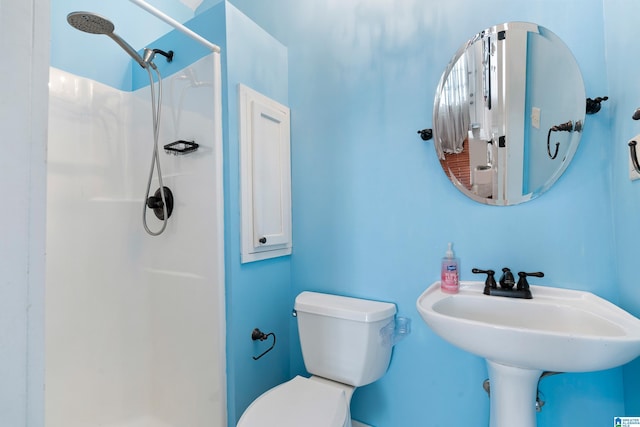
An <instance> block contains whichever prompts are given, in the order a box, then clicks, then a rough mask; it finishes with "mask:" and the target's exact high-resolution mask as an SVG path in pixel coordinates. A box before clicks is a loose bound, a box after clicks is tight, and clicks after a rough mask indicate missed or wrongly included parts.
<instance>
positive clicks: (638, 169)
mask: <svg viewBox="0 0 640 427" xmlns="http://www.w3.org/2000/svg"><path fill="white" fill-rule="evenodd" d="M636 145H638V143H637V142H636V141H630V142H629V151H630V153H629V155H630V156H631V163H633V168H634V169H635V170H636V172H637V173H640V164H639V163H638V153H637V151H636Z"/></svg>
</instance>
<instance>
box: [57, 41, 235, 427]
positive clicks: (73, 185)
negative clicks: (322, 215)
mask: <svg viewBox="0 0 640 427" xmlns="http://www.w3.org/2000/svg"><path fill="white" fill-rule="evenodd" d="M219 61H220V58H219V54H217V53H211V54H209V55H208V56H205V57H203V58H202V59H200V60H198V61H196V62H195V63H193V64H191V65H189V66H188V67H186V68H184V69H182V70H181V71H179V72H177V73H174V74H173V75H170V76H167V77H166V78H165V79H164V81H163V89H164V90H163V107H162V116H161V119H160V121H161V130H160V140H159V147H160V150H161V154H160V160H161V162H162V172H163V176H164V185H165V186H167V187H169V188H170V189H171V190H172V192H173V194H174V198H175V206H174V211H173V215H172V216H171V218H170V219H169V222H168V226H167V229H166V231H165V232H164V233H163V234H161V235H160V236H158V237H152V236H149V235H148V234H147V233H146V232H145V231H144V229H143V226H142V215H143V210H144V208H143V201H144V199H145V189H146V182H147V176H148V173H149V166H150V164H151V156H152V149H153V131H152V115H151V100H150V90H149V87H145V88H141V89H138V90H136V91H133V92H126V91H121V90H117V89H114V88H111V87H109V86H105V85H103V84H100V83H98V82H95V81H92V80H89V79H86V78H83V77H80V76H77V75H73V74H70V73H67V72H64V71H61V70H58V69H55V68H51V70H50V89H49V91H50V100H49V102H50V105H49V145H48V179H47V181H48V188H47V199H48V200H47V244H46V249H47V270H46V301H45V302H46V319H45V320H46V343H45V344H46V374H45V376H46V378H45V380H46V391H45V402H46V403H45V405H46V412H45V414H46V415H45V425H46V427H98V426H100V427H187V426H188V427H221V426H224V425H226V419H227V416H226V386H225V384H226V379H225V310H224V307H225V299H224V252H223V206H222V203H223V185H222V179H223V178H222V176H223V175H222V131H221V121H222V119H221V91H220V85H221V83H220V78H221V76H220V62H219ZM134 72H135V71H134ZM177 140H186V141H194V142H196V143H197V144H199V148H198V150H197V151H195V152H193V153H189V154H185V155H179V156H176V155H169V154H166V153H165V152H164V150H162V146H163V145H165V144H167V143H170V142H173V141H177ZM158 187H159V185H158V182H157V180H154V182H153V184H152V187H151V192H152V193H153V192H154V191H155V190H156V189H157V188H158ZM147 210H148V209H147ZM147 218H148V222H149V225H150V228H151V229H153V230H157V229H159V228H160V227H161V221H160V220H157V219H156V217H155V216H154V215H153V212H152V211H150V210H148V213H147Z"/></svg>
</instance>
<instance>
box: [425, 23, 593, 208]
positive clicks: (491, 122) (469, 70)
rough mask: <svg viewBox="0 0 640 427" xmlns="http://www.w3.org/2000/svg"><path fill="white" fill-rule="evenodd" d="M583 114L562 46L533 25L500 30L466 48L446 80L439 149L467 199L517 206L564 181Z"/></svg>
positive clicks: (570, 60) (439, 97)
mask: <svg viewBox="0 0 640 427" xmlns="http://www.w3.org/2000/svg"><path fill="white" fill-rule="evenodd" d="M584 115H585V92H584V84H583V81H582V75H581V73H580V69H579V68H578V64H577V63H576V61H575V59H574V57H573V55H572V54H571V51H570V50H569V49H568V47H567V46H566V45H565V44H564V43H563V42H562V40H560V39H559V38H558V36H556V35H555V34H553V33H552V32H551V31H549V30H547V29H546V28H544V27H541V26H539V25H536V24H531V23H525V22H511V23H506V24H501V25H497V26H494V27H491V28H488V29H486V30H484V31H481V32H480V33H478V34H476V35H475V36H474V37H473V38H472V39H471V40H469V41H468V42H467V43H465V44H464V45H463V46H462V47H461V48H460V49H459V50H458V52H457V53H456V54H455V55H454V57H453V59H452V60H451V62H450V63H449V65H448V66H447V69H446V70H445V72H444V73H443V75H442V78H441V80H440V83H439V85H438V89H437V92H436V98H435V103H434V110H433V127H434V129H433V132H434V143H435V148H436V152H437V153H438V157H439V159H440V163H441V165H442V168H443V170H444V171H445V173H446V174H447V176H448V177H449V179H450V180H451V182H453V184H454V185H455V186H456V187H457V188H458V189H459V190H460V191H462V192H463V193H464V194H465V195H467V196H469V197H471V198H472V199H474V200H476V201H478V202H482V203H486V204H491V205H514V204H518V203H522V202H525V201H527V200H531V199H533V198H535V197H537V196H539V195H541V194H542V193H543V192H544V191H546V190H547V189H548V188H550V187H551V185H552V184H553V183H554V182H555V181H556V180H557V179H558V178H559V177H560V175H562V173H563V172H564V170H565V169H566V168H567V166H568V165H569V162H570V161H571V159H572V157H573V155H574V154H575V152H576V149H577V147H578V143H579V142H580V135H581V132H582V124H583V123H584Z"/></svg>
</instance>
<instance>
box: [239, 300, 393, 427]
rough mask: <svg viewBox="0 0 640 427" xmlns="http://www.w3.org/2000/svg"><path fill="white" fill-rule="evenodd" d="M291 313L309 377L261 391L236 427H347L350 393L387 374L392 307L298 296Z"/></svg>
mask: <svg viewBox="0 0 640 427" xmlns="http://www.w3.org/2000/svg"><path fill="white" fill-rule="evenodd" d="M295 313H296V315H297V319H298V333H299V335H300V346H301V348H302V357H303V359H304V363H305V367H306V369H307V371H308V372H309V373H310V374H312V376H311V377H310V378H305V377H301V376H296V377H294V378H293V379H291V380H289V381H287V382H285V383H283V384H280V385H278V386H276V387H274V388H272V389H271V390H268V391H266V392H265V393H263V394H262V395H261V396H259V397H258V398H257V399H256V400H254V401H253V403H251V405H249V407H248V408H247V409H246V410H245V412H244V414H242V417H241V418H240V421H238V424H237V427H301V426H304V427H351V413H350V410H349V407H350V401H351V396H352V395H353V391H354V390H355V388H356V387H360V386H364V385H367V384H370V383H372V382H374V381H377V380H378V379H379V378H381V377H382V376H383V375H384V374H385V372H386V371H387V368H388V367H389V362H390V360H391V352H392V347H393V339H392V335H393V333H394V332H393V331H394V316H395V313H396V306H395V305H394V304H391V303H388V302H379V301H370V300H363V299H358V298H350V297H343V296H338V295H329V294H321V293H317V292H302V293H301V294H300V295H298V297H297V298H296V303H295Z"/></svg>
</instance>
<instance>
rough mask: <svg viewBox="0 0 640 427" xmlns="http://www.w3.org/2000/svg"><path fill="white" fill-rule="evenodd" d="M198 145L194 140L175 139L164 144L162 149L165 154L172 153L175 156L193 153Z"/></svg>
mask: <svg viewBox="0 0 640 427" xmlns="http://www.w3.org/2000/svg"><path fill="white" fill-rule="evenodd" d="M198 147H199V145H198V144H196V143H195V142H194V141H183V140H179V141H175V142H172V143H170V144H167V145H165V146H164V151H165V152H166V153H167V154H173V155H176V156H177V155H183V154H189V153H193V152H194V151H196V150H197V149H198Z"/></svg>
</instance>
